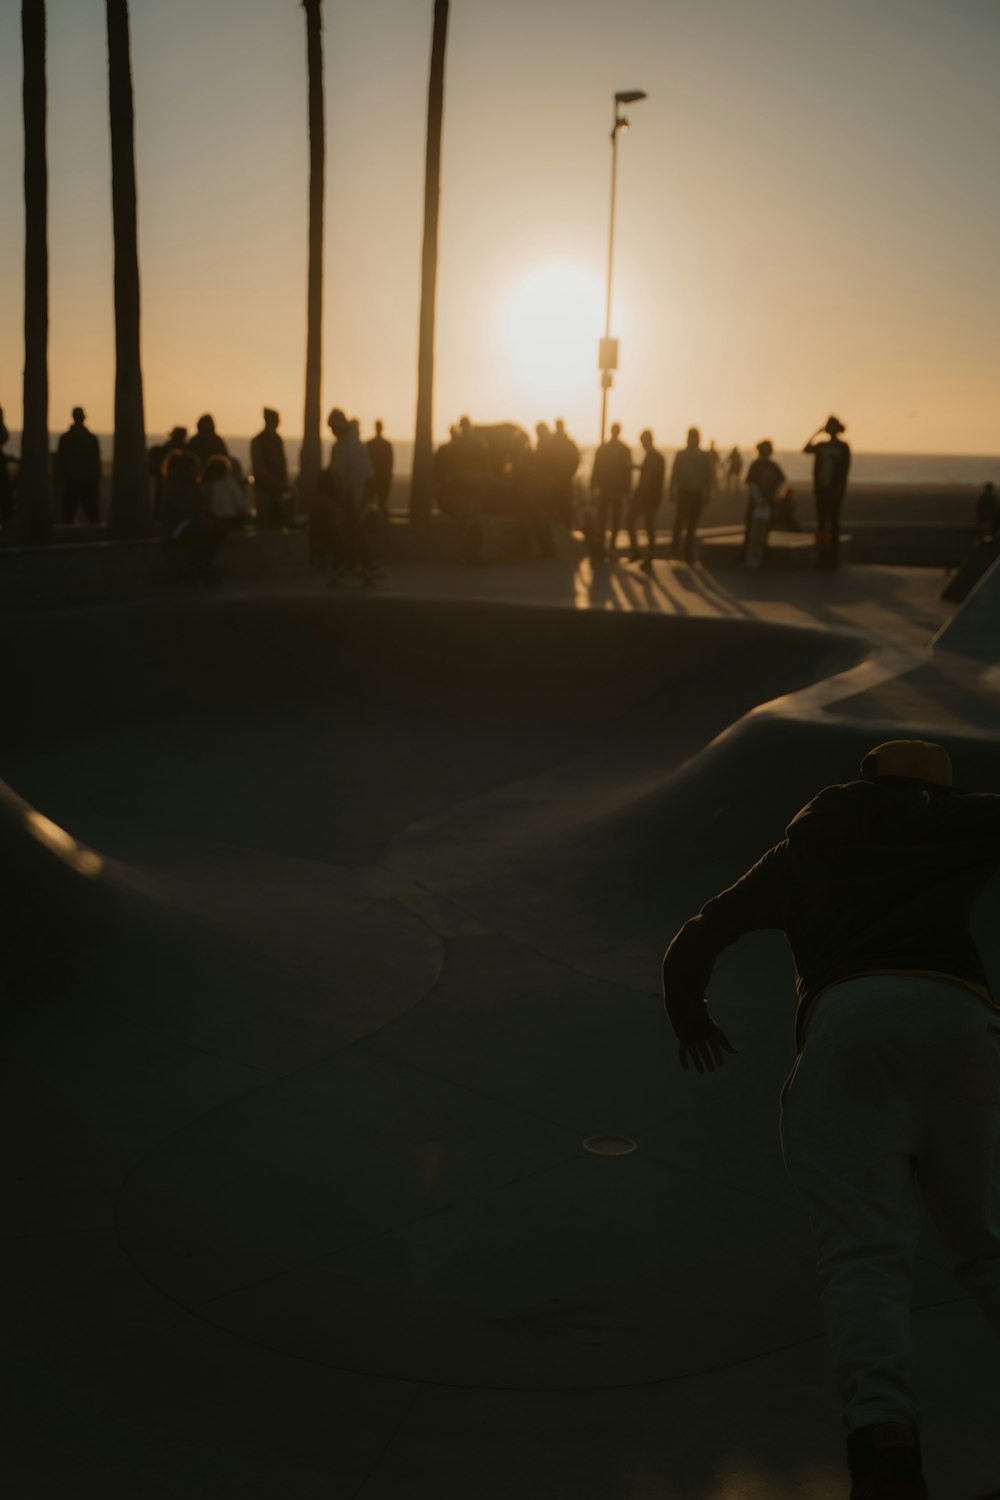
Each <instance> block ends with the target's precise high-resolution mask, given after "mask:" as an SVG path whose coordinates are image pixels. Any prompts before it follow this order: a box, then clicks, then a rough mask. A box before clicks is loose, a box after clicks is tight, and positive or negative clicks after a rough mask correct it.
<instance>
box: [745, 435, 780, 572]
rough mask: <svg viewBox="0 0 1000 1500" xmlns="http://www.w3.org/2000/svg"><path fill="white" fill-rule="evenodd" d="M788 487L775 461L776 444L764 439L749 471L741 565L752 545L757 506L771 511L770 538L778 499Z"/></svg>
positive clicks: (758, 447)
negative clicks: (762, 506)
mask: <svg viewBox="0 0 1000 1500" xmlns="http://www.w3.org/2000/svg"><path fill="white" fill-rule="evenodd" d="M787 487H788V486H787V482H786V480H785V471H784V470H783V469H782V468H780V467H779V465H778V464H776V463H775V461H774V444H773V443H772V442H771V440H770V438H764V439H763V441H762V442H759V443H758V444H757V457H756V458H755V459H754V461H753V463H752V464H751V465H750V467H749V469H748V470H747V508H746V513H745V515H744V517H743V542H742V544H741V546H740V551H739V560H740V562H741V563H742V562H745V561H746V556H747V548H748V547H749V545H750V532H751V528H752V526H753V519H754V507H755V505H756V504H757V503H758V502H760V503H762V504H763V505H766V506H767V507H768V509H769V510H770V513H771V514H770V518H769V520H768V522H767V534H768V536H770V534H771V527H772V526H773V525H774V518H775V511H776V508H777V502H778V497H779V495H781V494H783V493H784V491H785V490H786V489H787Z"/></svg>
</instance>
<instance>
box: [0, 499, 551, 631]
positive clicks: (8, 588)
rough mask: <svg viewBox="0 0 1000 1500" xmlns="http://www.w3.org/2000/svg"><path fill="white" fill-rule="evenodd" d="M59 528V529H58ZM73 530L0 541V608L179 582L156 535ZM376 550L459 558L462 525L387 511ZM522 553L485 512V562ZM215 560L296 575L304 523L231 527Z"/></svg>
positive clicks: (104, 598) (412, 558) (249, 575)
mask: <svg viewBox="0 0 1000 1500" xmlns="http://www.w3.org/2000/svg"><path fill="white" fill-rule="evenodd" d="M66 529H68V528H65V529H61V533H60V534H61V535H65V530H66ZM79 530H80V531H81V532H83V533H84V534H83V535H82V536H80V537H79V539H74V540H72V541H63V540H58V541H55V542H52V543H50V544H49V545H48V546H45V547H9V546H5V547H0V612H3V611H5V610H12V609H32V608H40V607H49V606H53V605H63V604H85V603H110V602H113V601H122V600H126V599H133V598H139V597H141V596H143V595H146V594H149V593H156V592H159V591H164V590H170V589H177V588H180V587H183V586H184V585H183V584H182V582H181V580H180V578H179V575H178V571H177V568H176V566H175V562H174V558H173V556H172V555H171V551H170V549H169V548H168V546H167V544H166V543H165V542H164V541H163V539H162V538H161V537H159V536H150V537H140V538H137V539H134V540H129V541H114V540H111V539H110V538H108V536H107V532H106V530H105V528H103V527H86V528H83V527H81V528H79ZM553 533H554V541H555V545H556V546H557V548H558V550H559V551H560V552H562V551H564V550H565V548H566V546H567V538H566V533H565V531H563V530H562V528H558V527H554V528H553ZM555 533H558V535H555ZM378 550H379V552H380V554H381V556H382V557H383V558H384V559H385V561H386V562H387V563H390V564H391V563H393V562H423V563H439V564H440V563H451V564H454V565H455V566H460V565H461V564H462V563H463V561H464V556H465V544H464V530H463V527H462V524H461V522H459V521H452V520H448V519H443V518H435V519H434V520H433V521H430V522H427V523H426V524H425V525H416V526H413V525H411V524H410V523H409V521H408V520H406V519H405V518H403V517H392V518H391V519H390V521H389V523H388V525H386V526H383V527H382V530H381V534H380V538H379V542H378ZM529 555H530V544H529V538H528V535H527V533H526V531H525V529H524V527H522V526H521V525H520V524H519V523H518V522H517V521H515V520H513V519H511V518H509V517H506V516H488V517H486V518H485V520H484V522H483V538H482V559H483V561H484V562H486V563H505V562H514V561H518V560H520V559H522V558H524V557H527V556H529ZM217 560H218V566H219V570H220V572H221V573H222V575H223V577H225V578H229V579H233V578H238V579H267V578H295V577H302V576H304V575H305V574H306V573H307V572H308V569H309V537H308V528H307V527H304V526H302V527H292V528H284V529H282V530H274V531H272V530H258V529H256V528H254V527H247V528H246V529H245V530H240V531H234V532H233V533H232V534H231V535H230V536H228V537H227V538H226V540H225V541H224V543H223V544H222V547H221V549H220V551H219V554H218V559H217Z"/></svg>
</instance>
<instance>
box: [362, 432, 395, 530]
mask: <svg viewBox="0 0 1000 1500" xmlns="http://www.w3.org/2000/svg"><path fill="white" fill-rule="evenodd" d="M365 447H366V448H367V449H368V457H369V459H370V460H371V466H372V472H373V474H374V475H375V481H374V489H375V504H376V505H377V506H378V509H379V514H380V515H381V517H382V519H383V521H387V520H388V519H389V496H390V495H391V494H392V466H393V452H392V444H391V443H390V441H389V439H388V438H387V437H383V436H382V423H381V422H380V421H378V422H376V423H375V436H374V437H370V438H369V439H368V441H367V443H366V444H365Z"/></svg>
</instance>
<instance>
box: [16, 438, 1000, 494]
mask: <svg viewBox="0 0 1000 1500" xmlns="http://www.w3.org/2000/svg"><path fill="white" fill-rule="evenodd" d="M165 436H166V434H165V433H161V432H157V431H155V430H153V431H151V432H149V434H148V441H149V442H150V443H151V444H152V443H161V442H163V440H164V438H165ZM223 436H224V437H225V440H226V443H227V444H228V446H229V451H230V453H231V454H232V455H233V456H234V457H235V458H238V459H239V461H240V463H241V464H242V465H243V467H244V468H247V467H248V466H249V463H250V441H251V439H250V437H249V436H232V435H230V434H229V433H224V434H223ZM282 436H283V437H284V439H285V452H286V453H287V454H288V466H289V468H290V469H291V470H292V471H293V472H294V470H295V469H296V468H297V466H298V455H299V447H300V445H301V441H302V440H301V438H299V437H290V436H288V434H285V433H283V434H282ZM324 436H325V438H326V435H324ZM365 436H369V434H367V433H366V434H365ZM98 437H99V439H100V443H101V453H102V455H103V458H104V461H105V466H106V467H107V466H109V465H110V460H111V434H110V433H107V432H102V433H98ZM57 441H58V432H56V431H53V433H52V447H53V449H54V448H55V445H56V442H57ZM390 441H391V442H392V444H393V447H394V449H395V469H396V474H397V475H408V474H409V473H410V468H411V464H412V461H413V440H412V439H411V438H391V439H390ZM20 446H21V444H20V433H12V434H11V438H10V441H9V443H8V444H7V452H8V453H9V454H11V455H13V454H16V453H18V452H19V451H20ZM631 446H632V452H633V455H634V456H635V459H636V461H637V462H638V461H639V460H640V459H641V458H642V449H641V448H640V447H639V444H638V442H637V441H636V442H634V443H633V444H632V445H631ZM731 446H732V445H731V444H720V445H719V451H720V452H721V453H722V454H723V455H725V454H726V453H727V452H728V451H729V448H730V447H731ZM329 451H330V445H329V440H328V438H326V440H325V441H324V444H323V457H324V462H325V461H326V459H327V457H328V456H329ZM661 451H662V452H663V453H664V454H665V456H666V458H667V462H668V464H669V463H670V461H671V460H672V458H673V456H674V453H675V452H676V449H675V448H671V447H666V446H663V447H662V448H661ZM741 452H742V454H743V460H744V472H746V466H747V465H748V464H749V462H750V460H751V459H752V458H754V457H756V454H755V452H754V450H753V449H752V448H741ZM582 454H583V457H582V462H581V465H580V474H581V475H582V476H583V477H584V478H586V476H587V475H588V474H589V472H590V466H591V463H592V462H593V456H594V449H593V447H589V448H588V447H584V448H583V449H582ZM775 458H776V460H777V462H778V463H779V464H780V465H781V467H782V469H784V471H785V474H786V475H787V477H788V479H789V481H790V482H791V483H792V484H793V485H796V486H803V485H808V484H810V483H811V480H812V459H811V458H808V457H807V456H806V455H805V454H804V453H800V452H789V451H778V452H777V453H775ZM851 480H852V481H853V482H854V483H855V484H859V485H881V484H891V485H897V484H905V485H928V486H940V487H948V488H950V487H951V486H954V487H955V488H956V489H958V488H967V487H968V486H977V487H978V486H982V485H983V484H985V483H986V481H987V480H992V482H993V483H994V484H996V485H997V486H998V488H1000V454H990V455H984V456H982V457H978V456H976V455H969V454H964V453H963V454H955V453H858V452H856V453H853V454H852V457H851Z"/></svg>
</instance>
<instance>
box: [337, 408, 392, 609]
mask: <svg viewBox="0 0 1000 1500" xmlns="http://www.w3.org/2000/svg"><path fill="white" fill-rule="evenodd" d="M327 426H328V427H329V429H330V431H331V432H332V433H333V437H334V444H333V452H332V453H331V455H330V468H329V474H330V477H331V489H332V492H333V494H334V496H335V502H334V503H335V514H334V517H333V522H334V527H333V538H334V545H333V547H332V549H331V551H332V558H331V560H332V563H333V567H332V569H331V571H330V573H329V574H328V577H327V582H328V583H329V584H330V586H331V587H336V586H338V585H339V583H340V581H341V577H342V576H343V575H344V574H345V573H357V574H358V575H359V576H360V578H361V582H362V583H363V584H364V585H365V586H366V587H368V588H370V587H371V586H372V585H373V584H374V583H375V582H376V580H377V579H379V578H381V577H382V569H381V568H380V567H379V565H378V563H377V562H376V560H375V555H374V551H373V548H372V541H371V530H370V528H369V527H368V525H367V524H366V515H365V510H366V501H367V499H368V492H369V485H370V483H371V480H372V477H373V475H372V465H371V459H370V458H369V457H368V449H367V448H366V447H365V445H364V443H363V442H362V441H361V434H360V431H359V428H358V422H357V419H356V418H353V417H352V418H350V419H349V418H348V417H347V416H346V415H345V413H344V412H343V411H342V410H341V408H340V407H339V406H335V407H334V408H333V410H332V411H331V412H330V415H329V417H328V418H327Z"/></svg>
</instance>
